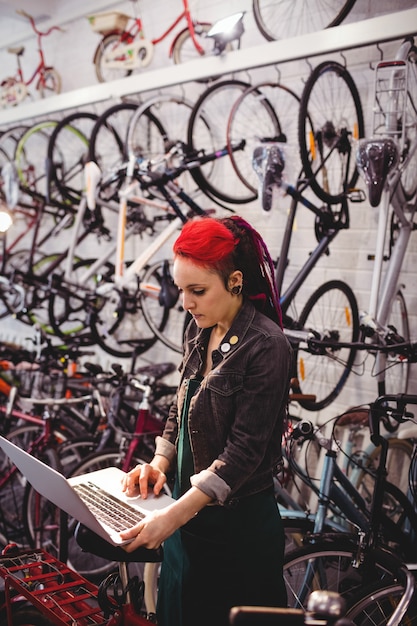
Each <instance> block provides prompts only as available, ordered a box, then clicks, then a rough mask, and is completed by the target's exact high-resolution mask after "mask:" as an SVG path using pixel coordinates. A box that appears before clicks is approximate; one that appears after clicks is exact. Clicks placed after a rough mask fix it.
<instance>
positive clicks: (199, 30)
mask: <svg viewBox="0 0 417 626" xmlns="http://www.w3.org/2000/svg"><path fill="white" fill-rule="evenodd" d="M210 29H211V24H202V23H200V22H196V23H195V24H194V33H195V39H196V41H197V42H198V44H199V45H200V46H201V48H202V49H203V52H202V53H200V52H199V51H198V50H197V48H196V47H195V45H194V41H193V39H192V37H191V33H190V31H189V30H188V28H186V29H184V30H183V31H181V32H180V33H179V34H178V35H177V37H176V38H175V41H174V43H173V45H172V59H173V61H174V63H175V64H177V65H178V64H179V63H186V62H187V61H192V60H193V59H200V58H201V57H202V56H207V55H212V54H213V48H214V40H213V39H211V38H210V37H207V33H208V32H209V30H210Z"/></svg>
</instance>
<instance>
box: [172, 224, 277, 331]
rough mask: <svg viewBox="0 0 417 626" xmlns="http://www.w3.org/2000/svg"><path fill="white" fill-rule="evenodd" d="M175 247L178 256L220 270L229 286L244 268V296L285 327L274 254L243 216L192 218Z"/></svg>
mask: <svg viewBox="0 0 417 626" xmlns="http://www.w3.org/2000/svg"><path fill="white" fill-rule="evenodd" d="M173 249H174V254H175V255H176V256H181V257H186V258H189V259H190V260H191V261H193V263H195V264H196V265H198V266H200V267H204V268H206V269H209V270H213V271H215V272H217V273H218V274H219V275H220V276H221V277H222V279H223V282H224V284H225V287H226V289H227V288H228V280H229V276H230V274H231V273H232V272H234V271H235V270H240V271H241V272H242V274H243V290H242V293H243V295H244V296H246V297H247V298H249V299H250V300H252V301H253V303H254V305H255V307H256V308H257V309H258V310H260V311H261V312H262V313H264V314H265V315H267V316H268V317H269V318H270V319H272V320H273V321H274V322H276V323H277V324H278V325H279V326H280V327H281V328H282V314H281V307H280V304H279V296H278V290H277V286H276V283H275V278H274V265H273V262H272V259H271V256H270V254H269V252H268V248H267V246H266V244H265V242H264V240H263V239H262V237H261V236H260V234H259V233H258V232H257V231H256V230H255V229H254V228H253V227H252V226H251V225H250V224H249V223H248V222H247V221H246V220H244V219H243V218H242V217H239V216H237V215H233V216H232V217H226V218H223V219H214V218H212V217H203V218H197V219H195V220H190V221H189V222H187V223H186V224H184V226H183V228H182V230H181V233H180V235H179V237H178V239H177V240H176V241H175V243H174V248H173Z"/></svg>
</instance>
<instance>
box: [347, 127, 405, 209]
mask: <svg viewBox="0 0 417 626" xmlns="http://www.w3.org/2000/svg"><path fill="white" fill-rule="evenodd" d="M398 158H399V155H398V148H397V144H396V143H395V142H394V141H393V139H390V138H389V137H384V138H382V139H363V140H361V141H360V142H359V148H358V151H357V154H356V162H357V165H358V168H359V169H360V170H361V172H362V174H363V176H364V178H365V182H366V185H367V187H368V196H369V202H370V203H371V206H373V207H376V206H378V204H379V203H380V201H381V195H382V191H383V189H384V186H385V182H386V180H387V176H388V174H389V173H390V171H391V170H392V169H393V168H394V167H395V166H396V165H397V163H398Z"/></svg>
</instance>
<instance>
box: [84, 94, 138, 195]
mask: <svg viewBox="0 0 417 626" xmlns="http://www.w3.org/2000/svg"><path fill="white" fill-rule="evenodd" d="M137 107H138V105H137V103H135V102H122V103H120V104H115V105H114V106H111V107H109V108H108V109H106V111H104V113H102V115H100V117H99V118H98V119H97V121H96V123H95V124H94V127H93V130H92V131H91V136H90V150H89V155H88V158H89V160H90V161H95V162H96V163H97V165H98V166H99V168H100V170H101V172H102V178H103V179H105V178H107V177H109V178H111V177H112V176H113V177H114V179H115V180H114V182H113V183H112V184H111V185H109V186H107V187H106V189H105V191H104V192H103V193H104V194H105V195H104V198H111V197H112V195H113V194H114V193H115V192H116V191H117V190H118V189H119V188H120V185H121V184H122V182H123V181H122V180H120V179H118V177H117V172H118V170H119V168H120V167H121V166H122V165H123V164H126V162H127V158H128V154H127V151H126V138H127V133H128V129H129V124H130V120H131V118H132V115H133V113H134V112H135V111H136V109H137Z"/></svg>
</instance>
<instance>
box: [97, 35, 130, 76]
mask: <svg viewBox="0 0 417 626" xmlns="http://www.w3.org/2000/svg"><path fill="white" fill-rule="evenodd" d="M119 43H121V41H120V34H117V33H111V34H110V35H106V36H105V37H103V39H102V40H101V41H100V43H99V44H98V46H97V49H96V52H95V55H94V67H95V70H96V76H97V80H98V81H99V82H100V83H105V82H109V81H112V80H117V79H118V78H123V77H124V76H130V75H131V74H132V70H128V69H125V68H123V67H120V68H118V67H111V65H110V64H109V63H106V54H108V53H109V52H112V51H113V50H115V49H116V48H117V45H118V44H119ZM119 60H120V61H123V56H121V57H120V58H119Z"/></svg>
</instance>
